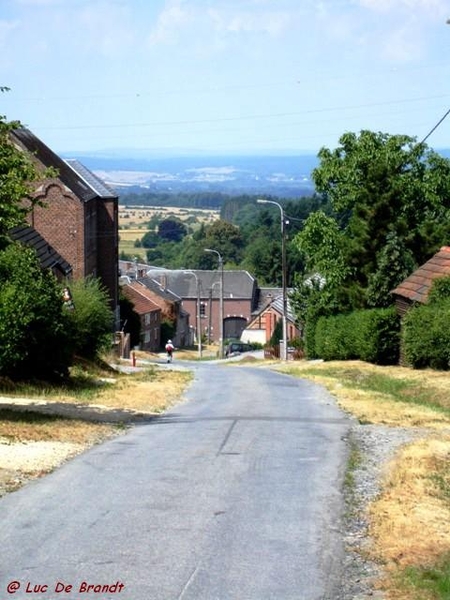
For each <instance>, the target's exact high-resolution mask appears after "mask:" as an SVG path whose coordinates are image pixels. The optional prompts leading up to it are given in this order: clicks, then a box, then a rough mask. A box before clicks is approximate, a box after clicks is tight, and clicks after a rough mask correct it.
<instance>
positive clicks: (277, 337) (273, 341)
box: [269, 319, 283, 348]
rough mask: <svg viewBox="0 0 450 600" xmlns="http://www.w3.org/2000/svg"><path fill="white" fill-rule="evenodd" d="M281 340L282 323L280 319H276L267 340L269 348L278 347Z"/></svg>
mask: <svg viewBox="0 0 450 600" xmlns="http://www.w3.org/2000/svg"><path fill="white" fill-rule="evenodd" d="M282 339H283V321H282V319H278V321H277V322H276V324H275V327H274V330H273V332H272V335H271V337H270V340H269V346H270V347H271V348H274V347H275V346H278V345H279V343H280V342H281V340H282Z"/></svg>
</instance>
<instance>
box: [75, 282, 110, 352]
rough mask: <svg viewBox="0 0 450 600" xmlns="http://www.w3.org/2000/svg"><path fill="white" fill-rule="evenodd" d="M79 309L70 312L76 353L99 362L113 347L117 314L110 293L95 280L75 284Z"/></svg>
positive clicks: (76, 302) (76, 307)
mask: <svg viewBox="0 0 450 600" xmlns="http://www.w3.org/2000/svg"><path fill="white" fill-rule="evenodd" d="M70 289H71V292H72V297H73V303H74V306H75V309H74V310H72V311H70V313H69V316H70V321H71V328H72V336H73V344H74V352H75V353H76V354H77V355H78V356H81V357H82V358H87V359H95V358H97V357H98V356H99V354H100V353H101V352H102V351H103V350H105V349H107V348H109V347H110V346H111V335H112V330H113V324H114V314H113V312H112V311H111V309H110V308H109V296H108V292H107V291H106V290H105V289H104V288H103V287H102V285H101V283H100V281H99V280H98V279H96V278H94V277H87V278H85V279H79V280H76V281H74V282H73V283H71V285H70Z"/></svg>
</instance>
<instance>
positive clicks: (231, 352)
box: [225, 342, 253, 356]
mask: <svg viewBox="0 0 450 600" xmlns="http://www.w3.org/2000/svg"><path fill="white" fill-rule="evenodd" d="M251 350H253V347H252V346H251V345H250V344H245V343H244V342H230V343H229V344H227V345H226V347H225V356H235V355H236V354H241V353H242V352H250V351H251Z"/></svg>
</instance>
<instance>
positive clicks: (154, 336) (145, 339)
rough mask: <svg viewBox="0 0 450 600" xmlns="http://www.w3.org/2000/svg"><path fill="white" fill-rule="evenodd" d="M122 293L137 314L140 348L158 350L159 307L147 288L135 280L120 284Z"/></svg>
mask: <svg viewBox="0 0 450 600" xmlns="http://www.w3.org/2000/svg"><path fill="white" fill-rule="evenodd" d="M122 293H123V295H124V296H125V297H126V298H127V299H128V300H129V301H130V302H131V303H132V304H133V310H134V312H136V313H137V314H138V315H139V320H140V326H141V330H140V343H139V347H140V349H141V350H148V351H149V352H158V350H159V349H160V345H161V340H160V336H161V309H160V308H159V306H157V305H156V304H155V303H154V302H153V300H152V299H151V293H150V292H149V290H148V289H147V288H146V287H145V285H143V284H142V283H139V282H137V281H132V282H130V283H129V284H126V285H123V286H122Z"/></svg>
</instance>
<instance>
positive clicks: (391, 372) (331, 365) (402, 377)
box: [283, 361, 450, 430]
mask: <svg viewBox="0 0 450 600" xmlns="http://www.w3.org/2000/svg"><path fill="white" fill-rule="evenodd" d="M283 370H285V371H287V372H289V373H292V374H293V375H296V376H298V377H307V378H308V379H312V380H313V381H316V382H317V383H320V384H322V385H324V386H325V387H326V388H327V389H328V390H329V391H330V392H331V393H332V394H333V395H334V396H335V397H336V400H337V402H338V404H339V406H340V407H341V408H342V409H343V410H345V411H346V412H349V413H351V414H352V415H354V416H355V417H356V418H357V419H358V420H359V421H360V422H361V423H374V424H379V425H390V426H410V427H427V428H428V427H429V428H433V429H441V430H442V429H447V428H449V427H450V373H448V372H438V371H431V370H424V371H415V370H413V369H408V368H405V367H381V366H377V365H371V364H368V363H363V362H361V361H348V362H339V361H330V362H324V363H319V362H318V363H311V362H307V361H301V362H299V363H295V366H290V365H289V366H287V367H286V366H285V367H283Z"/></svg>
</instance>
